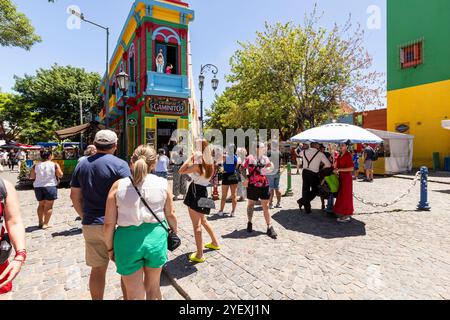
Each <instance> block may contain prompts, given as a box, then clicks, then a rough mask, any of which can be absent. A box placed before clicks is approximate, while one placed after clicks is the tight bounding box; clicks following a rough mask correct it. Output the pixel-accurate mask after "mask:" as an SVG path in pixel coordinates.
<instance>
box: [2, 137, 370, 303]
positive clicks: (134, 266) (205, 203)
mask: <svg viewBox="0 0 450 320" xmlns="http://www.w3.org/2000/svg"><path fill="white" fill-rule="evenodd" d="M117 140H118V138H117V135H116V134H115V133H114V132H113V131H110V130H102V131H99V132H98V133H97V134H96V136H95V140H94V144H93V145H92V146H89V147H88V148H87V150H86V152H85V155H84V157H82V158H81V159H80V160H79V162H78V165H77V167H76V169H75V171H74V173H73V176H72V181H71V194H70V198H71V200H72V203H73V207H74V209H75V211H76V212H77V213H78V215H79V217H80V219H81V224H82V232H83V237H84V240H85V259H86V264H87V265H88V266H89V267H90V268H91V273H90V278H89V289H90V294H91V297H92V299H94V300H100V299H103V296H104V290H105V281H106V271H107V268H108V265H109V263H110V261H113V262H115V264H116V267H117V272H118V273H119V274H120V275H121V279H122V281H121V285H122V291H123V296H124V299H130V300H134V299H161V291H160V277H161V271H162V267H163V266H164V265H165V264H166V262H167V259H168V248H171V247H172V249H174V248H175V247H176V245H174V243H176V241H175V240H174V239H179V238H178V237H177V232H178V222H177V217H176V215H175V211H174V205H173V201H177V200H179V197H180V196H183V201H184V204H185V206H186V208H187V212H188V214H189V216H190V219H191V222H192V228H193V234H194V238H195V243H196V248H195V251H194V252H193V253H192V254H190V255H189V257H188V258H189V260H190V261H191V262H193V263H203V262H205V260H206V258H205V255H204V249H209V250H220V243H219V240H218V237H217V234H216V233H215V231H214V227H213V225H212V224H211V223H210V222H209V221H208V219H207V218H206V217H207V216H208V215H210V214H211V212H212V210H214V209H216V207H215V202H214V201H213V200H212V199H211V197H210V192H209V188H210V187H211V186H213V185H215V186H216V187H217V184H218V180H221V181H222V183H221V184H222V197H221V201H220V208H219V210H218V211H217V214H218V216H219V217H225V216H229V217H234V216H235V215H236V214H237V213H236V207H237V203H238V201H244V200H245V199H247V220H248V221H247V232H249V233H252V232H253V220H254V210H255V205H257V204H258V205H259V204H260V205H261V206H262V209H263V213H264V220H265V222H266V225H267V230H266V233H267V235H268V236H269V237H271V238H273V239H277V237H278V235H277V232H276V231H275V229H274V226H273V224H272V218H271V214H270V210H271V209H273V208H281V206H282V203H281V199H282V195H281V191H280V178H281V173H282V170H283V169H282V161H283V160H282V159H283V157H282V155H281V154H280V151H279V145H278V142H277V141H273V142H271V143H270V144H269V145H266V144H263V143H257V144H256V145H254V146H253V147H254V148H253V149H254V150H255V151H256V152H248V151H247V150H246V149H245V148H238V149H236V148H235V146H234V145H232V144H230V145H228V146H227V147H226V148H225V150H220V149H217V148H216V147H213V146H211V145H209V144H208V142H207V141H206V140H203V139H199V140H197V141H196V145H195V146H194V150H195V151H194V152H193V153H192V155H190V156H188V154H187V152H185V150H184V149H183V148H175V146H176V144H177V141H171V144H172V145H171V148H170V150H172V151H170V150H166V149H160V150H158V151H156V150H155V149H153V147H151V146H148V145H145V146H139V147H138V148H137V149H136V150H135V151H134V153H133V155H132V157H131V161H130V163H129V164H128V163H127V162H125V161H123V160H121V159H119V158H117V157H116V156H115V155H114V154H115V153H116V150H117ZM178 142H180V141H178ZM375 154H376V151H375V150H374V149H373V148H371V147H370V146H369V145H364V150H363V157H364V159H363V162H364V169H365V171H366V179H365V180H366V181H368V182H371V181H373V161H374V160H375V156H374V155H375ZM359 157H360V155H359V154H358V152H356V151H352V146H351V145H349V144H340V145H338V146H337V148H336V147H335V146H333V145H328V147H325V146H324V145H322V144H319V143H311V144H309V145H307V144H304V145H302V144H299V145H298V146H296V148H293V152H292V156H291V158H293V159H292V160H295V161H296V165H297V173H298V174H299V173H300V169H302V181H303V186H302V195H301V198H300V199H299V200H298V201H297V202H298V205H299V209H300V211H301V212H304V213H306V214H310V213H311V212H312V205H311V202H312V201H313V200H314V199H315V198H316V197H318V196H320V198H321V200H322V209H323V210H325V201H328V204H327V206H326V208H327V210H326V211H327V212H329V213H333V214H335V215H337V221H338V222H339V223H346V222H350V221H351V218H350V217H351V216H352V214H353V212H354V208H353V179H354V178H355V177H356V176H357V173H358V171H359ZM11 158H12V156H10V159H11ZM41 158H42V161H41V162H39V163H38V164H36V165H34V166H33V168H32V170H31V179H33V180H34V189H35V195H36V199H37V201H38V202H39V204H38V208H37V216H38V225H39V227H40V228H43V229H46V228H48V227H49V225H50V218H51V216H52V208H53V203H54V201H55V200H56V199H57V198H58V193H57V186H58V183H59V179H60V178H61V177H62V176H63V172H62V171H61V168H60V167H59V165H58V164H55V163H54V162H52V154H51V152H48V151H45V152H42V154H41ZM2 159H3V155H2ZM15 159H17V157H16V156H15ZM169 167H171V169H172V170H171V171H172V173H173V186H172V187H170V185H169V182H168V175H169ZM188 182H190V183H189V186H187V184H188ZM229 194H230V197H231V210H229V211H227V210H225V208H226V205H227V200H228V195H229ZM274 203H275V205H274ZM303 210H304V211H303ZM228 212H229V213H228ZM3 219H4V222H5V223H4V224H3ZM0 225H1V228H2V231H1V237H0V241H1V249H0V253H1V255H0V296H1V294H3V293H7V292H9V291H11V289H12V280H13V279H14V278H15V277H16V276H17V274H18V273H19V272H20V269H21V266H22V264H23V263H25V261H26V257H27V253H26V248H25V232H24V226H23V223H22V220H21V217H20V212H19V202H18V196H17V192H16V190H15V188H14V186H12V185H11V184H10V183H8V182H6V181H2V180H1V179H0ZM203 230H205V231H206V233H207V234H208V236H209V238H210V241H207V243H206V244H205V242H204V239H203ZM5 231H7V233H6V232H5ZM6 235H8V236H6ZM174 241H175V242H174ZM8 245H9V246H10V247H9V249H8ZM12 249H14V252H15V256H14V258H13V260H12V261H10V260H11V259H9V257H10V252H11V251H12Z"/></svg>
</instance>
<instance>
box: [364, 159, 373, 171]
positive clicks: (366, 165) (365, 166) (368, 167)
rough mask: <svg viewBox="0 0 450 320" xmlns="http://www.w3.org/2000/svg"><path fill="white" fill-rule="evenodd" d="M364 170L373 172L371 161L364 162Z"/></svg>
mask: <svg viewBox="0 0 450 320" xmlns="http://www.w3.org/2000/svg"><path fill="white" fill-rule="evenodd" d="M364 169H365V170H373V161H372V160H366V161H364Z"/></svg>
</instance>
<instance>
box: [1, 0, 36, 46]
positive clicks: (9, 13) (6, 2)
mask: <svg viewBox="0 0 450 320" xmlns="http://www.w3.org/2000/svg"><path fill="white" fill-rule="evenodd" d="M38 42H41V37H39V36H38V35H37V34H36V33H35V30H34V27H33V26H32V25H31V22H30V20H29V19H28V18H27V17H26V16H25V15H24V14H23V13H20V12H18V11H17V6H16V5H14V4H13V3H12V2H11V0H0V45H1V46H4V47H10V46H11V47H19V48H23V49H25V50H30V49H31V47H32V46H33V45H34V44H35V43H38Z"/></svg>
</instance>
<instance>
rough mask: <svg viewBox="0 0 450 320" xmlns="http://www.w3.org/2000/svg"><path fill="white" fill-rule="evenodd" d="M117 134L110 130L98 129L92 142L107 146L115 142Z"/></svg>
mask: <svg viewBox="0 0 450 320" xmlns="http://www.w3.org/2000/svg"><path fill="white" fill-rule="evenodd" d="M117 140H118V138H117V134H116V133H115V132H114V131H111V130H100V131H99V132H97V134H96V135H95V139H94V143H96V144H99V145H103V146H107V145H110V144H114V143H117Z"/></svg>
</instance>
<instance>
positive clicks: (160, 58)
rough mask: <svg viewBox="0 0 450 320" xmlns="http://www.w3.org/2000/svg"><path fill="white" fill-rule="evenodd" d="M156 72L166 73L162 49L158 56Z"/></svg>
mask: <svg viewBox="0 0 450 320" xmlns="http://www.w3.org/2000/svg"><path fill="white" fill-rule="evenodd" d="M156 72H158V73H164V55H163V50H162V49H160V50H159V53H158V55H157V56H156Z"/></svg>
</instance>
